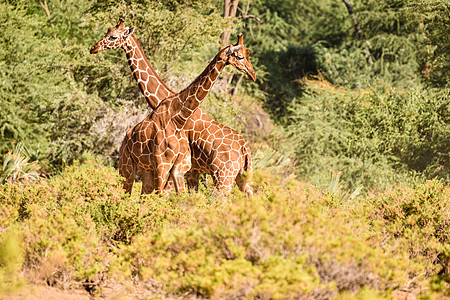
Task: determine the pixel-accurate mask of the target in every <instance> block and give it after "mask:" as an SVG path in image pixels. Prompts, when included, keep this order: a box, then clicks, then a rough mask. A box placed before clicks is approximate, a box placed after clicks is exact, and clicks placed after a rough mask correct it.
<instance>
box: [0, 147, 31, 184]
mask: <svg viewBox="0 0 450 300" xmlns="http://www.w3.org/2000/svg"><path fill="white" fill-rule="evenodd" d="M29 160H30V154H29V153H28V151H27V150H26V148H24V146H23V144H22V143H18V144H17V145H16V146H15V148H14V150H12V151H10V152H8V154H6V155H5V157H4V158H3V168H2V169H1V170H0V176H1V177H0V183H1V184H3V183H6V182H9V183H10V184H14V183H18V184H23V183H32V182H34V181H36V180H37V179H38V178H39V172H38V170H39V165H38V164H37V163H36V162H29Z"/></svg>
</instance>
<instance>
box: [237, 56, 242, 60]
mask: <svg viewBox="0 0 450 300" xmlns="http://www.w3.org/2000/svg"><path fill="white" fill-rule="evenodd" d="M236 58H237V59H238V60H242V59H244V57H243V56H242V55H239V56H238V57H236Z"/></svg>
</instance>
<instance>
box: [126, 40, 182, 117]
mask: <svg viewBox="0 0 450 300" xmlns="http://www.w3.org/2000/svg"><path fill="white" fill-rule="evenodd" d="M124 50H125V53H126V55H127V60H128V64H129V65H130V68H131V71H132V73H133V76H134V79H136V81H137V83H138V86H139V89H140V90H141V92H142V94H143V95H144V97H145V99H146V100H147V103H148V105H149V106H150V107H151V108H152V109H155V108H156V107H157V106H158V105H159V103H160V102H161V101H162V100H163V99H165V98H167V97H168V96H171V95H173V94H175V93H174V92H173V91H172V90H170V89H169V88H168V87H167V86H166V85H165V84H164V82H162V80H161V78H159V76H158V75H157V74H156V72H155V70H154V69H153V68H152V66H151V65H150V63H149V62H148V60H147V57H146V56H145V54H144V52H143V51H142V48H141V46H140V45H139V42H138V41H137V39H136V38H135V36H134V35H131V36H130V37H129V38H128V39H127V43H126V45H125V46H124Z"/></svg>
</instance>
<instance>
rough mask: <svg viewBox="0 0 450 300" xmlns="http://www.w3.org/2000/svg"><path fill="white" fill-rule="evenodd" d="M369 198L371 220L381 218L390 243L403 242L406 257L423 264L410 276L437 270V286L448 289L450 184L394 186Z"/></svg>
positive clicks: (434, 181) (430, 273)
mask: <svg viewBox="0 0 450 300" xmlns="http://www.w3.org/2000/svg"><path fill="white" fill-rule="evenodd" d="M368 201H369V202H370V207H371V210H372V211H371V219H372V220H381V222H382V226H383V231H384V232H385V235H386V239H391V241H390V242H389V243H392V244H394V243H401V244H404V248H405V249H407V251H408V254H409V256H410V257H411V258H412V259H413V260H414V261H420V263H421V264H423V265H424V266H426V267H425V268H424V269H423V270H421V272H423V273H421V274H419V273H416V274H413V276H423V275H428V276H430V275H435V274H438V273H439V274H441V276H440V279H441V282H442V283H441V284H442V286H441V287H439V289H440V290H444V291H445V289H447V291H450V280H449V278H450V277H449V273H450V248H449V245H450V234H449V233H450V232H449V228H450V215H449V211H450V187H449V186H446V185H444V184H443V183H442V181H438V180H433V181H427V182H426V183H423V184H418V185H416V186H414V187H405V186H400V187H397V188H394V189H392V190H391V191H389V192H386V193H384V194H382V195H380V196H379V197H372V198H369V199H368ZM438 278H439V277H437V278H436V279H435V280H436V282H438V281H439V280H438ZM445 282H446V284H445ZM436 288H437V286H436Z"/></svg>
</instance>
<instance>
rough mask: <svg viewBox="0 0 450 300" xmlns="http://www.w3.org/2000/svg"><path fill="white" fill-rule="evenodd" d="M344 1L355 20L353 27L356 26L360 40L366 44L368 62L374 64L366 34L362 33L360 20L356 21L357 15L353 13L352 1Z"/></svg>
mask: <svg viewBox="0 0 450 300" xmlns="http://www.w3.org/2000/svg"><path fill="white" fill-rule="evenodd" d="M342 1H344V4H345V6H346V7H347V10H348V13H349V15H350V16H351V17H352V19H353V25H354V26H355V30H356V34H357V36H358V38H359V39H360V40H361V41H362V42H363V43H364V51H365V52H366V58H367V62H368V63H369V64H372V55H371V54H370V50H369V46H368V43H367V41H366V38H365V37H364V34H363V33H362V31H361V27H360V26H359V23H358V20H357V19H356V15H355V13H354V12H353V9H352V7H351V6H350V1H349V0H342Z"/></svg>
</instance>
